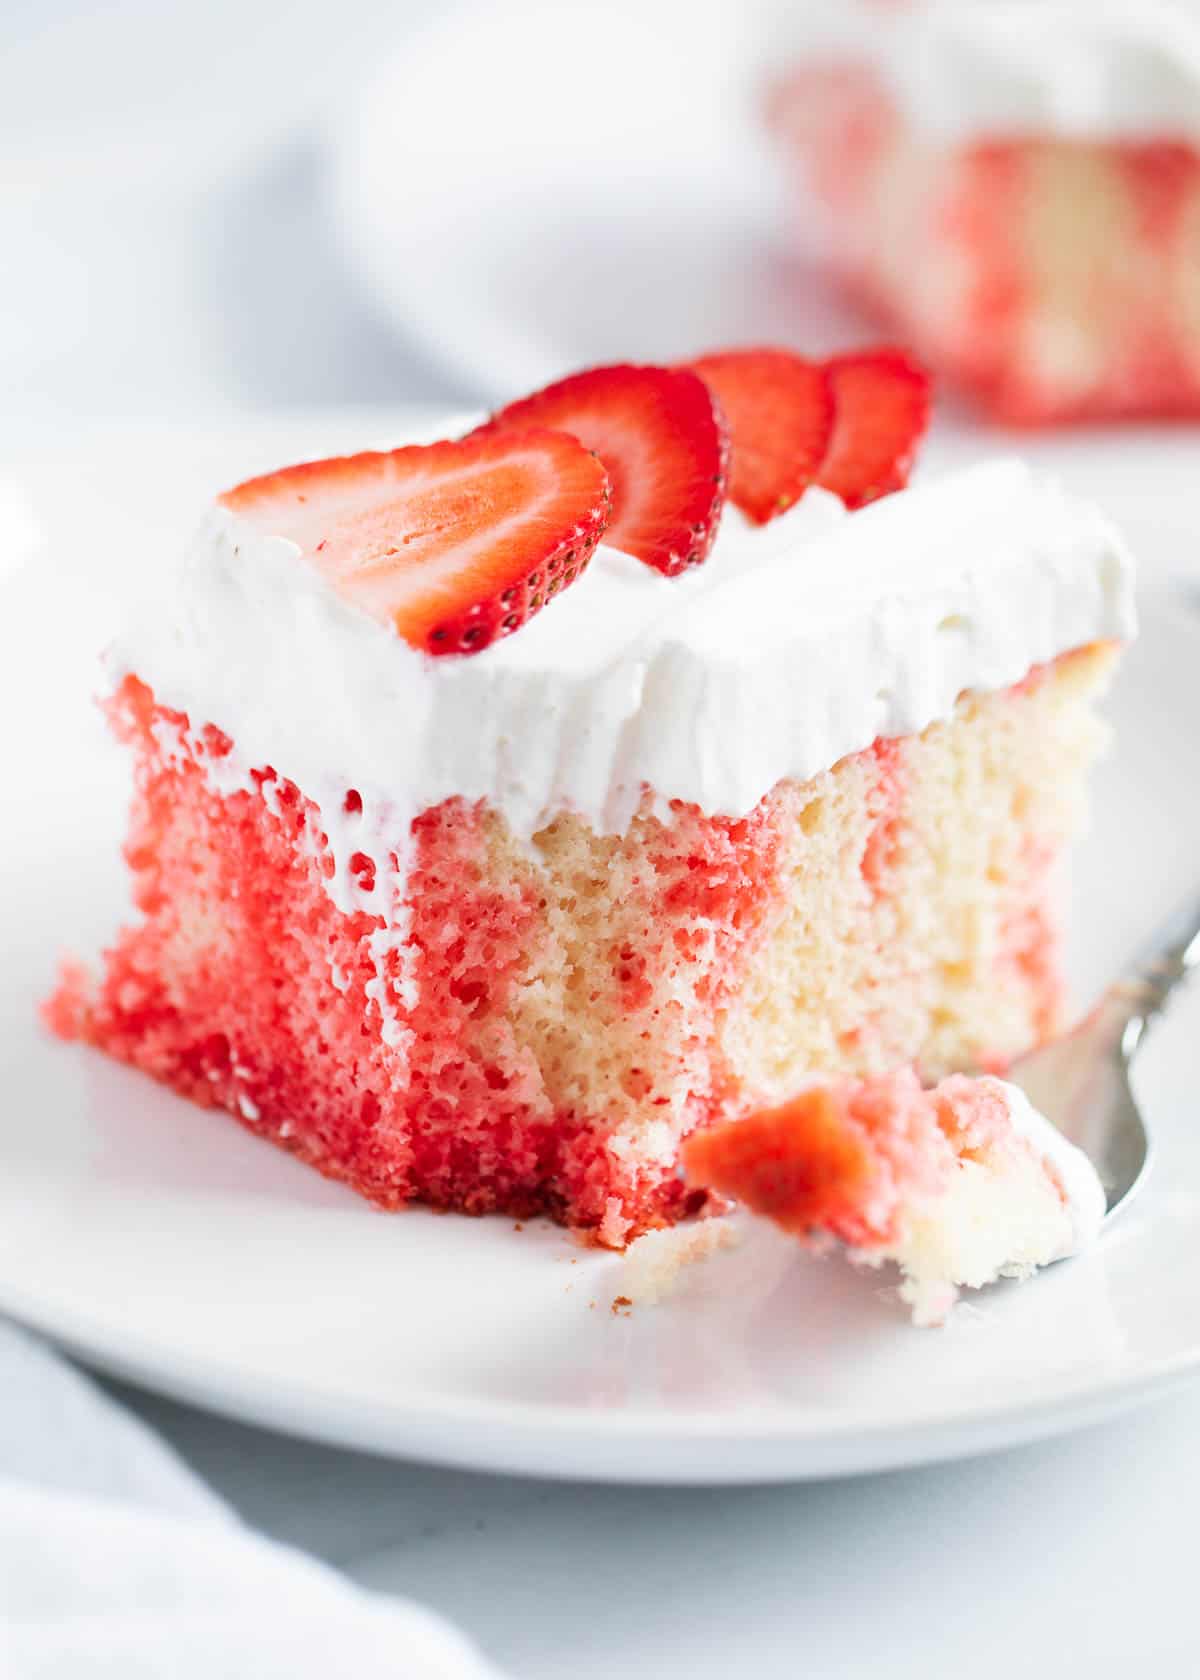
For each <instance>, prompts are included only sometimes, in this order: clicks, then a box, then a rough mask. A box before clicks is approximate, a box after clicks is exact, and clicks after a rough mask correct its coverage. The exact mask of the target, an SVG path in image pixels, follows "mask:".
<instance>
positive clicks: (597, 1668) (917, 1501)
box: [112, 1385, 1200, 1680]
mask: <svg viewBox="0 0 1200 1680" xmlns="http://www.w3.org/2000/svg"><path fill="white" fill-rule="evenodd" d="M112 1386H113V1392H115V1393H117V1394H118V1395H119V1396H120V1397H121V1398H122V1399H124V1400H126V1401H127V1402H128V1403H130V1404H132V1405H134V1406H135V1407H136V1409H137V1410H138V1411H139V1412H140V1413H141V1415H142V1416H143V1417H145V1418H146V1420H147V1421H148V1422H150V1423H152V1424H153V1425H154V1426H155V1427H156V1428H159V1429H161V1430H162V1432H163V1433H164V1434H165V1435H166V1437H167V1438H168V1439H169V1440H171V1441H173V1442H174V1443H175V1445H176V1446H177V1447H178V1448H179V1449H180V1451H181V1452H182V1453H183V1454H184V1455H185V1457H186V1458H187V1459H188V1460H189V1462H190V1463H191V1464H192V1465H194V1466H195V1468H196V1469H198V1470H199V1471H200V1472H201V1474H203V1475H204V1476H206V1477H207V1478H208V1479H209V1481H210V1482H211V1483H212V1484H213V1485H214V1486H215V1487H216V1488H218V1489H219V1490H220V1491H221V1492H223V1493H224V1494H225V1495H226V1496H227V1497H228V1498H229V1499H230V1500H231V1501H232V1502H233V1504H234V1505H235V1506H236V1507H237V1508H238V1510H240V1511H241V1512H242V1514H243V1515H244V1516H245V1517H246V1518H247V1519H248V1520H249V1521H251V1522H253V1523H255V1524H256V1525H257V1526H258V1527H260V1528H262V1529H264V1530H265V1531H266V1532H268V1533H269V1534H272V1535H275V1536H277V1537H278V1538H280V1539H283V1540H287V1541H289V1542H291V1543H293V1544H296V1545H300V1546H304V1547H306V1548H308V1549H309V1550H310V1551H313V1552H315V1553H317V1554H318V1555H319V1556H320V1557H322V1558H325V1559H326V1560H328V1561H330V1562H332V1563H335V1564H337V1565H338V1566H339V1567H340V1568H342V1569H344V1570H345V1571H346V1572H347V1573H348V1574H350V1575H351V1576H353V1577H354V1579H356V1580H358V1581H360V1582H362V1583H363V1584H364V1585H369V1586H372V1587H375V1588H378V1589H382V1590H384V1591H389V1590H390V1591H395V1592H400V1593H407V1594H410V1595H412V1596H413V1597H415V1598H418V1599H421V1600H423V1601H425V1602H427V1603H429V1604H431V1605H433V1606H434V1607H435V1608H436V1609H438V1610H441V1611H443V1612H445V1613H446V1614H447V1615H450V1616H452V1617H454V1618H455V1619H456V1620H457V1621H458V1622H459V1623H460V1625H461V1626H462V1627H463V1628H465V1630H466V1631H467V1632H468V1633H469V1634H471V1635H472V1637H474V1638H475V1639H476V1640H477V1641H478V1642H479V1644H480V1645H481V1646H482V1647H483V1649H484V1650H485V1652H486V1653H487V1654H488V1655H489V1656H491V1658H492V1659H493V1660H494V1661H495V1662H497V1663H499V1664H500V1665H501V1666H502V1667H505V1668H507V1670H508V1671H509V1672H510V1673H511V1674H513V1675H514V1676H521V1677H523V1680H542V1677H545V1680H550V1677H551V1676H558V1675H561V1674H562V1673H563V1671H564V1669H567V1670H569V1672H570V1673H571V1674H572V1675H573V1676H575V1677H576V1680H602V1677H605V1676H609V1675H611V1674H612V1673H613V1672H614V1671H619V1672H623V1673H626V1674H636V1675H652V1674H657V1675H662V1676H664V1677H674V1676H681V1677H682V1676H688V1677H689V1680H727V1677H728V1675H729V1674H730V1673H731V1672H734V1671H737V1670H739V1669H740V1670H742V1671H746V1672H750V1673H753V1674H755V1675H756V1676H758V1677H760V1680H794V1677H795V1676H797V1675H811V1676H814V1677H816V1676H820V1677H821V1680H876V1677H877V1676H879V1675H880V1674H881V1673H887V1674H889V1675H890V1676H892V1677H893V1680H917V1677H918V1676H920V1677H921V1680H942V1677H943V1676H945V1677H947V1680H948V1677H950V1676H959V1675H961V1674H963V1673H964V1672H967V1673H969V1674H970V1675H971V1676H972V1680H1010V1677H1011V1676H1012V1674H1013V1673H1014V1672H1023V1673H1025V1674H1027V1675H1029V1676H1030V1677H1031V1680H1042V1677H1043V1676H1050V1675H1063V1676H1075V1675H1085V1674H1086V1675H1089V1676H1090V1677H1091V1680H1118V1677H1119V1676H1120V1677H1124V1676H1127V1675H1128V1674H1129V1673H1131V1672H1134V1671H1135V1670H1140V1671H1143V1672H1150V1673H1153V1672H1160V1673H1162V1674H1164V1675H1183V1674H1185V1673H1188V1672H1191V1667H1190V1663H1191V1662H1194V1661H1195V1659H1196V1656H1197V1654H1198V1652H1200V1644H1198V1642H1197V1636H1196V1632H1195V1625H1194V1615H1193V1611H1192V1607H1191V1599H1190V1595H1191V1590H1192V1573H1193V1571H1192V1558H1193V1555H1194V1542H1193V1535H1192V1528H1193V1524H1192V1517H1191V1512H1192V1510H1193V1509H1194V1507H1195V1503H1196V1501H1197V1500H1198V1499H1200V1456H1198V1455H1197V1453H1196V1451H1195V1443H1196V1440H1197V1436H1198V1433H1200V1392H1191V1393H1187V1394H1185V1395H1184V1396H1182V1397H1179V1398H1174V1399H1171V1400H1168V1401H1161V1402H1158V1403H1156V1404H1155V1405H1153V1406H1150V1407H1148V1408H1146V1409H1145V1410H1143V1411H1141V1412H1140V1413H1137V1414H1135V1415H1134V1416H1133V1417H1131V1418H1129V1419H1127V1420H1125V1421H1124V1422H1121V1423H1119V1424H1108V1425H1104V1426H1102V1427H1100V1428H1096V1429H1091V1430H1086V1431H1084V1432H1082V1433H1080V1434H1077V1435H1074V1436H1072V1437H1070V1438H1068V1439H1066V1440H1061V1441H1057V1442H1049V1443H1047V1444H1045V1445H1041V1446H1035V1447H1024V1448H1021V1449H1018V1450H1016V1451H1011V1452H1005V1453H998V1454H994V1455H992V1456H990V1457H987V1458H981V1459H976V1460H974V1461H971V1462H968V1463H964V1464H958V1465H949V1466H945V1467H941V1468H936V1469H927V1470H920V1471H910V1472H896V1473H892V1474H888V1475H881V1476H870V1477H864V1478H861V1479H857V1480H846V1481H830V1482H823V1483H811V1484H807V1485H805V1486H800V1487H775V1488H749V1489H720V1490H716V1491H713V1490H706V1489H680V1488H674V1489H663V1490H653V1489H650V1490H647V1489H624V1488H597V1487H591V1486H580V1485H574V1484H570V1483H539V1482H531V1481H523V1480H514V1479H509V1478H504V1477H488V1476H478V1475H469V1474H465V1473H457V1472H450V1471H442V1470H435V1469H430V1468H426V1467H422V1466H415V1465H403V1464H397V1463H388V1462H384V1461H381V1460H376V1459H372V1458H367V1457H363V1456H360V1455H357V1454H353V1453H345V1452H334V1451H331V1450H329V1449H326V1448H320V1447H313V1446H307V1445H303V1444H300V1443H297V1442H292V1441H287V1440H283V1439H281V1438H280V1437H278V1436H273V1435H268V1434H265V1433H263V1432H261V1431H259V1430H255V1429H250V1428H245V1427H241V1426H239V1425H235V1424H230V1423H223V1422H220V1421H218V1420H215V1419H213V1418H210V1417H207V1416H205V1415H203V1414H201V1413H199V1412H195V1411H192V1410H190V1409H188V1408H186V1407H182V1406H178V1405H175V1404H173V1403H171V1402H168V1401H164V1400H159V1399H155V1398H153V1397H151V1396H148V1395H143V1394H138V1393H136V1392H135V1391H133V1390H130V1389H128V1388H124V1387H119V1386H116V1385H112ZM1156 1663H1157V1664H1159V1665H1160V1666H1159V1668H1158V1669H1157V1670H1156V1668H1155V1664H1156Z"/></svg>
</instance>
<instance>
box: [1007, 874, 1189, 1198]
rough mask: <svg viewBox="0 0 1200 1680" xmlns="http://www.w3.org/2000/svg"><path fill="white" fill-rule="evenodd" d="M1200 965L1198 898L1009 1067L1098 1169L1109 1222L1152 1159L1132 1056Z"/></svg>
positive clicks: (1137, 1186)
mask: <svg viewBox="0 0 1200 1680" xmlns="http://www.w3.org/2000/svg"><path fill="white" fill-rule="evenodd" d="M1197 967H1200V901H1197V902H1193V903H1191V904H1189V905H1187V906H1186V907H1185V908H1184V909H1182V910H1180V911H1178V912H1177V913H1176V914H1175V915H1174V916H1173V917H1172V918H1171V920H1170V921H1169V922H1167V924H1166V925H1165V926H1164V927H1163V928H1161V929H1160V930H1159V933H1158V935H1157V937H1156V938H1154V939H1153V940H1151V942H1150V944H1149V945H1148V946H1147V947H1146V949H1145V950H1144V952H1143V953H1142V955H1141V957H1140V958H1139V959H1138V960H1137V961H1136V962H1134V963H1133V964H1132V965H1131V967H1130V968H1129V970H1128V972H1127V973H1126V974H1125V975H1123V976H1122V978H1121V979H1120V980H1118V981H1117V982H1116V983H1115V984H1114V985H1112V986H1110V987H1109V988H1108V990H1107V991H1106V992H1105V993H1104V996H1103V997H1102V998H1101V999H1100V1001H1099V1003H1097V1004H1096V1006H1095V1008H1094V1009H1093V1010H1092V1012H1091V1013H1090V1014H1089V1015H1087V1016H1085V1017H1084V1019H1083V1020H1082V1021H1081V1022H1080V1023H1079V1025H1078V1026H1077V1027H1074V1028H1073V1029H1072V1030H1071V1031H1070V1032H1068V1033H1065V1034H1064V1035H1063V1036H1062V1037H1061V1038H1057V1039H1054V1040H1053V1041H1052V1042H1051V1043H1049V1044H1045V1045H1043V1046H1042V1047H1041V1048H1040V1049H1038V1050H1031V1051H1030V1052H1029V1054H1028V1055H1027V1056H1021V1057H1020V1058H1019V1059H1018V1060H1017V1061H1015V1062H1014V1063H1013V1064H1012V1066H1011V1067H1010V1068H1009V1070H1008V1073H1007V1075H1006V1077H1007V1078H1008V1079H1011V1080H1012V1081H1013V1083H1014V1084H1016V1085H1019V1086H1020V1087H1021V1089H1022V1090H1023V1091H1024V1092H1025V1094H1026V1095H1027V1096H1028V1098H1029V1100H1030V1101H1031V1102H1032V1103H1033V1105H1034V1107H1035V1108H1037V1109H1040V1110H1041V1112H1042V1113H1043V1114H1044V1115H1045V1116H1046V1118H1047V1119H1048V1120H1050V1121H1052V1122H1053V1123H1054V1125H1056V1126H1057V1127H1058V1129H1059V1131H1060V1132H1062V1133H1064V1134H1065V1136H1067V1137H1068V1138H1070V1140H1071V1142H1072V1143H1077V1144H1078V1145H1079V1147H1080V1148H1081V1149H1082V1150H1083V1151H1084V1153H1085V1154H1086V1155H1087V1156H1089V1158H1090V1159H1091V1162H1092V1165H1093V1166H1094V1167H1095V1169H1096V1171H1097V1172H1098V1173H1099V1175H1100V1182H1101V1183H1102V1184H1103V1186H1104V1193H1105V1195H1106V1197H1107V1199H1108V1211H1107V1218H1106V1221H1105V1222H1106V1223H1107V1222H1108V1220H1111V1219H1112V1217H1113V1215H1114V1214H1115V1213H1116V1211H1117V1209H1118V1208H1125V1207H1128V1206H1129V1204H1130V1202H1131V1201H1132V1200H1133V1197H1134V1194H1135V1192H1136V1191H1137V1190H1139V1189H1140V1188H1141V1187H1142V1185H1143V1184H1145V1182H1146V1179H1147V1176H1148V1174H1149V1170H1150V1165H1151V1161H1152V1160H1153V1146H1152V1144H1151V1140H1150V1133H1149V1131H1148V1129H1147V1127H1146V1122H1145V1120H1144V1119H1143V1118H1142V1115H1141V1112H1140V1110H1139V1109H1138V1105H1137V1101H1136V1099H1135V1098H1134V1095H1133V1090H1132V1087H1131V1085H1130V1082H1129V1074H1130V1070H1131V1068H1132V1067H1133V1063H1134V1058H1135V1057H1136V1056H1137V1053H1138V1051H1139V1050H1140V1049H1141V1047H1142V1045H1143V1044H1144V1043H1145V1041H1146V1034H1147V1033H1148V1032H1149V1030H1150V1028H1151V1026H1152V1025H1153V1023H1154V1021H1155V1020H1156V1019H1157V1017H1158V1016H1159V1015H1160V1014H1161V1013H1162V1011H1163V1009H1164V1008H1165V1007H1166V1003H1167V999H1168V998H1169V997H1170V996H1171V994H1172V993H1173V992H1174V991H1175V989H1176V987H1177V986H1178V985H1179V984H1180V982H1181V981H1183V980H1185V979H1186V978H1187V976H1188V975H1189V974H1190V973H1191V972H1192V970H1193V969H1195V968H1197Z"/></svg>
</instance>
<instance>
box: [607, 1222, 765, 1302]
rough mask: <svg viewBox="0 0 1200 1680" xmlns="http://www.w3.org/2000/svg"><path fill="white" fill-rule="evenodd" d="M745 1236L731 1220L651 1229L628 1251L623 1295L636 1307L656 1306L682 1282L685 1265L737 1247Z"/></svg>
mask: <svg viewBox="0 0 1200 1680" xmlns="http://www.w3.org/2000/svg"><path fill="white" fill-rule="evenodd" d="M740 1240H741V1235H740V1233H739V1232H738V1230H737V1229H736V1227H735V1226H734V1224H733V1222H732V1220H729V1219H701V1220H698V1221H697V1222H696V1223H695V1224H694V1225H676V1226H674V1227H673V1228H672V1229H670V1230H667V1231H647V1232H646V1234H645V1236H642V1237H639V1238H638V1239H637V1241H636V1242H632V1243H630V1245H629V1247H628V1248H627V1249H626V1250H625V1258H624V1261H623V1263H622V1268H621V1294H622V1295H623V1296H624V1297H625V1298H626V1299H627V1300H628V1301H629V1302H631V1303H632V1304H633V1305H634V1306H639V1307H652V1306H654V1305H655V1304H656V1303H657V1302H659V1301H664V1300H666V1298H667V1296H668V1295H671V1294H673V1293H674V1291H675V1289H676V1288H677V1286H678V1284H679V1278H680V1274H681V1273H682V1271H683V1269H684V1267H685V1266H690V1265H692V1264H693V1263H694V1262H696V1261H697V1260H707V1259H708V1257H709V1255H710V1254H715V1253H716V1252H717V1251H718V1249H722V1248H733V1247H734V1246H735V1245H736V1244H737V1243H738V1242H740Z"/></svg>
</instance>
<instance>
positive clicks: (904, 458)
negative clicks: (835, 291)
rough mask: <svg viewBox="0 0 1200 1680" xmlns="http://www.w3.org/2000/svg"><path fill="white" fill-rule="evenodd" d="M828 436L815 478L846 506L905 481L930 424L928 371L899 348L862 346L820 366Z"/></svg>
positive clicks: (882, 493)
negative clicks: (828, 401) (828, 391)
mask: <svg viewBox="0 0 1200 1680" xmlns="http://www.w3.org/2000/svg"><path fill="white" fill-rule="evenodd" d="M825 368H826V373H827V375H828V378H829V382H830V386H831V388H832V391H833V400H834V409H835V417H834V425H833V435H832V436H831V438H830V440H829V448H828V451H827V452H826V455H825V459H824V461H823V462H822V463H821V466H820V469H819V471H818V473H817V477H816V482H817V483H818V484H819V485H820V486H821V487H822V488H823V489H825V490H832V491H833V492H834V494H835V495H837V496H840V497H841V499H842V500H843V502H845V504H846V506H847V507H848V508H857V507H862V506H863V505H864V503H866V502H873V501H875V500H876V499H877V498H878V497H880V496H887V495H889V494H890V493H891V492H892V491H893V490H900V489H902V488H903V487H904V485H906V484H907V483H908V478H909V474H910V473H911V471H912V466H913V460H914V457H915V455H916V452H917V446H918V444H919V443H920V441H921V439H922V438H923V437H924V435H925V430H926V428H927V426H928V425H929V409H930V390H929V375H928V374H927V373H926V372H925V370H924V369H923V368H921V367H918V365H917V364H916V363H915V362H914V361H912V360H911V359H910V358H909V357H908V356H906V355H905V354H904V352H903V351H902V350H891V349H883V350H866V351H861V352H859V353H857V354H850V355H845V356H834V357H833V358H832V359H831V360H830V361H828V362H826V364H825Z"/></svg>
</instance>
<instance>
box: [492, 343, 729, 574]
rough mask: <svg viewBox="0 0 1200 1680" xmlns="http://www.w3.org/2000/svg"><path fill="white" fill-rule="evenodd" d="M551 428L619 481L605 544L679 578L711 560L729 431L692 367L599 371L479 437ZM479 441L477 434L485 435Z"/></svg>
mask: <svg viewBox="0 0 1200 1680" xmlns="http://www.w3.org/2000/svg"><path fill="white" fill-rule="evenodd" d="M514 426H515V427H521V428H524V427H527V426H553V427H554V428H555V429H556V430H559V431H564V432H570V433H571V434H572V435H573V436H574V437H577V438H578V439H579V441H580V443H582V444H586V446H587V447H588V448H589V449H594V450H595V452H596V454H597V455H599V457H600V459H601V460H602V461H603V462H604V465H605V466H606V467H607V468H608V474H609V478H610V479H611V480H612V496H613V505H612V517H611V519H610V520H609V526H608V531H607V532H606V534H605V539H604V540H605V541H606V542H608V543H611V544H612V546H613V547H614V548H620V549H624V551H625V552H626V553H627V554H634V555H636V556H637V558H638V559H639V560H644V561H645V562H646V564H647V565H648V566H653V567H654V568H655V569H656V570H657V571H660V572H665V573H666V574H667V576H668V577H674V576H675V575H676V573H678V572H682V571H683V570H684V569H685V568H686V567H688V566H695V565H697V564H698V563H699V562H700V561H701V560H703V559H705V558H706V556H707V554H708V551H709V549H710V548H711V547H712V544H713V538H714V537H715V536H716V532H717V521H718V519H719V518H720V515H721V507H722V505H723V503H724V500H725V474H726V462H727V458H728V446H727V441H726V432H725V423H724V420H723V418H722V416H721V411H720V408H719V406H718V404H717V403H716V402H715V401H714V399H713V396H712V393H711V392H710V391H709V389H708V387H707V385H705V383H704V381H703V380H701V379H699V378H697V376H696V375H695V374H694V373H690V372H689V371H688V370H687V369H686V368H662V367H633V366H630V365H629V364H627V363H622V364H620V365H618V366H616V367H601V368H592V369H590V370H589V371H588V372H587V373H576V374H572V375H571V376H570V378H568V379H560V380H559V381H558V383H557V384H556V385H547V386H546V388H545V390H544V391H537V392H535V393H534V395H533V396H531V397H523V398H522V399H521V400H520V401H519V402H515V403H510V404H509V406H508V407H507V408H502V409H500V410H499V412H498V413H496V414H493V415H492V417H491V419H490V420H489V421H488V422H487V423H486V425H484V426H483V427H481V428H480V431H481V432H483V433H485V434H486V433H491V432H495V431H497V430H506V431H507V430H510V429H511V428H513V427H514ZM477 435H478V434H477Z"/></svg>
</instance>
